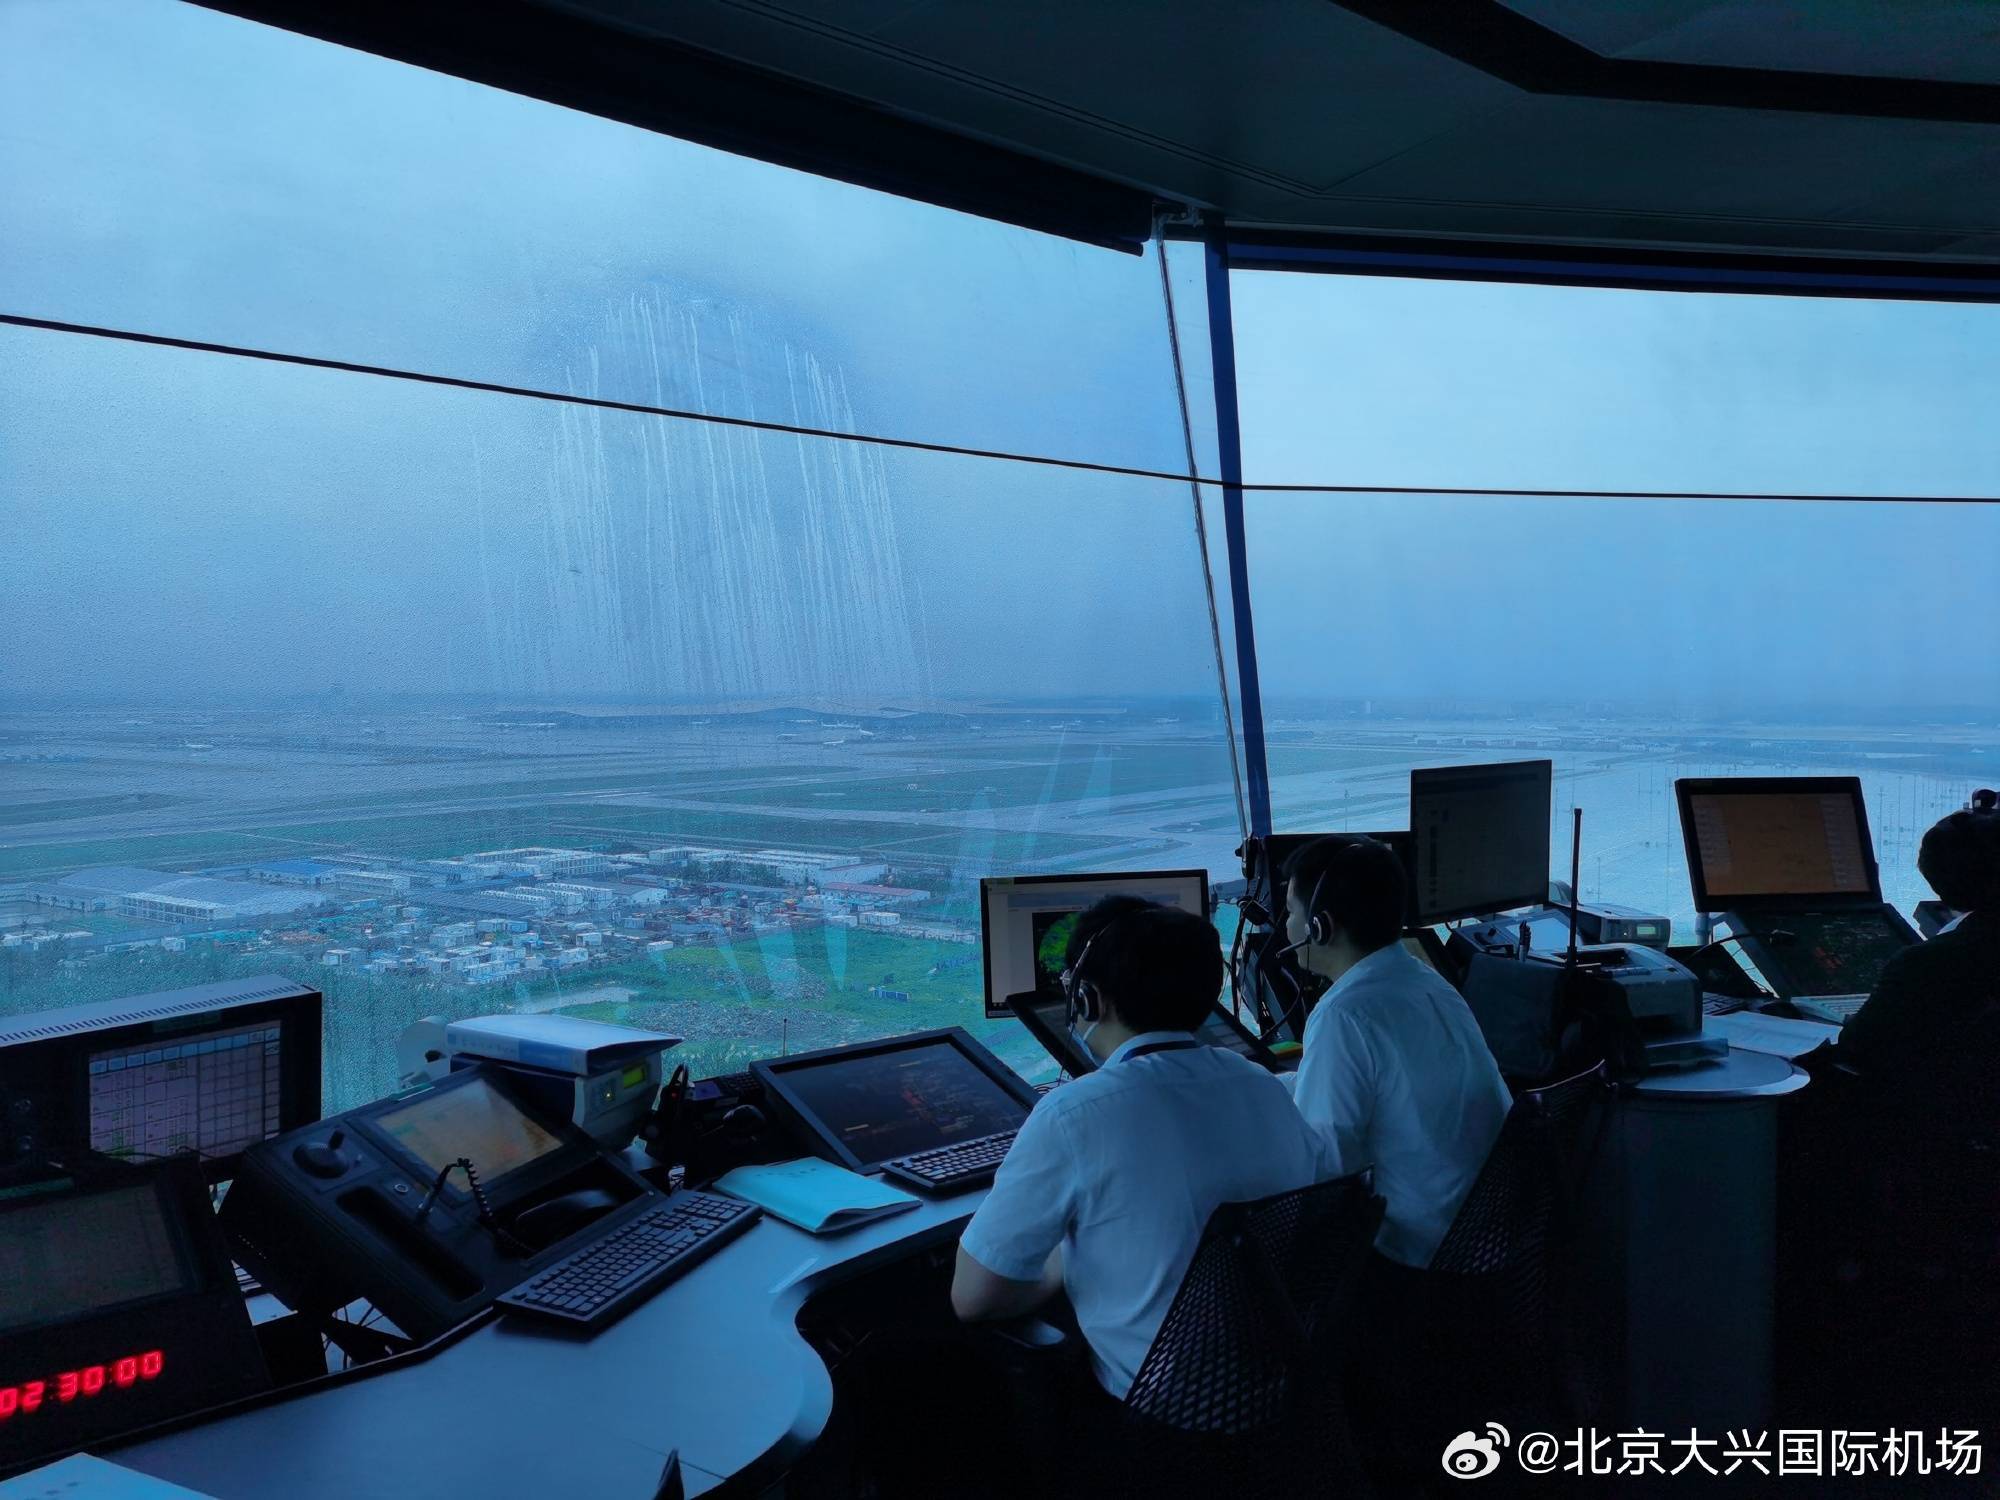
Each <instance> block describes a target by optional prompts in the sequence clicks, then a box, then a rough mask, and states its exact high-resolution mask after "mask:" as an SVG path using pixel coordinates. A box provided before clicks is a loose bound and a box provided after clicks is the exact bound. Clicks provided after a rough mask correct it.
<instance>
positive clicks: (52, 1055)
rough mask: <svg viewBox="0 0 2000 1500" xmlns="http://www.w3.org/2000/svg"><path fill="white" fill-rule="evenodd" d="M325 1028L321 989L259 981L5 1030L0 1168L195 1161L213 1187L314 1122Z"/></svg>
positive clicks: (17, 1021) (11, 1024) (33, 1018)
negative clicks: (40, 1162)
mask: <svg viewBox="0 0 2000 1500" xmlns="http://www.w3.org/2000/svg"><path fill="white" fill-rule="evenodd" d="M320 1018H321V998H320V993H319V991H318V990H313V989H308V988H306V987H305V986H303V985H298V984H293V983H292V982H291V981H290V980H287V979H280V978H278V977H276V976H275V975H264V976H261V977H259V978H255V979H240V980H230V981H226V982H224V983H220V984H205V985H196V986H194V987H193V988H190V989H184V990H165V991H161V992H158V993H155V994H150V995H133V996H128V997H126V998H125V999H122V1000H107V1001H102V1002H99V1003H95V1004H89V1005H74V1006H69V1007H67V1008H65V1009H62V1010H50V1011H41V1012H37V1013H35V1014H33V1015H24V1016H8V1017H5V1018H4V1019H0V1100H4V1101H5V1103H6V1105H7V1107H8V1108H9V1110H10V1111H11V1112H10V1113H9V1114H8V1116H7V1118H8V1121H9V1125H10V1129H9V1132H8V1138H7V1140H6V1142H4V1143H0V1166H5V1165H7V1162H8V1158H10V1157H12V1158H20V1159H27V1158H36V1159H48V1160H56V1161H63V1162H69V1161H73V1160H75V1159H78V1158H79V1157H81V1156H83V1155H86V1154H95V1155H98V1156H108V1157H115V1158H118V1159H121V1160H128V1161H155V1160H159V1159H162V1158H164V1157H168V1156H173V1155H176V1154H178V1153H180V1152H193V1153H195V1154H196V1155H198V1156H199V1157H200V1158H201V1160H202V1165H203V1169H204V1171H206V1173H207V1174H208V1177H209V1180H210V1181H220V1180H222V1179H224V1178H226V1177H228V1176H229V1175H230V1174H231V1173H232V1171H233V1170H234V1168H235V1165H236V1163H237V1161H238V1160H239V1159H240V1158H241V1156H242V1154H243V1151H244V1148H245V1147H248V1146H251V1145H254V1144H255V1143H256V1142H258V1141H262V1140H268V1139H270V1138H271V1137H272V1136H274V1135H279V1134H282V1133H283V1132H285V1131H287V1130H292V1129H295V1128H297V1127H298V1126H300V1125H308V1124H311V1123H312V1122H313V1121H314V1120H317V1119H318V1118H319V1112H320Z"/></svg>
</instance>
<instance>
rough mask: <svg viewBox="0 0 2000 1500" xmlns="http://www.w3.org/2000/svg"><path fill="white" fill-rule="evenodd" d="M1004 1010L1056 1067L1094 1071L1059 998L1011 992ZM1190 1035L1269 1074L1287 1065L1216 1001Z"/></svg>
mask: <svg viewBox="0 0 2000 1500" xmlns="http://www.w3.org/2000/svg"><path fill="white" fill-rule="evenodd" d="M1008 1010H1009V1012H1010V1013H1011V1014H1013V1015H1014V1016H1015V1017H1016V1018H1017V1019H1019V1020H1020V1022H1021V1023H1022V1024H1023V1025H1024V1026H1026V1027H1027V1028H1028V1031H1029V1034H1030V1035H1032V1036H1033V1037H1034V1039H1035V1040H1036V1041H1038V1042H1040V1043H1041V1044H1042V1050H1043V1051H1045V1052H1047V1053H1048V1054H1049V1056H1050V1057H1053V1058H1054V1059H1055V1060H1056V1064H1057V1066H1059V1067H1060V1068H1062V1070H1063V1071H1064V1072H1065V1073H1068V1074H1069V1075H1070V1077H1072V1078H1081V1077H1082V1076H1083V1075H1084V1074H1086V1073H1092V1072H1095V1071H1096V1070H1097V1068H1098V1066H1099V1063H1098V1060H1097V1057H1096V1054H1094V1053H1092V1052H1091V1051H1090V1050H1089V1049H1088V1048H1086V1047H1080V1046H1078V1045H1077V1041H1076V1038H1075V1037H1073V1036H1071V1035H1070V1034H1069V1017H1068V1009H1067V1007H1066V1006H1065V1005H1064V1004H1063V1002H1062V1001H1060V1000H1056V1001H1049V1000H1044V999H1042V998H1041V997H1039V996H1036V995H1014V996H1011V997H1010V998H1009V1001H1008ZM1194 1034H1195V1035H1196V1036H1197V1037H1198V1038H1200V1039H1201V1040H1202V1041H1204V1042H1206V1043H1208V1045H1209V1046H1211V1047H1220V1048H1222V1049H1223V1051H1225V1052H1234V1053H1235V1054H1236V1055H1237V1056H1238V1057H1243V1058H1248V1059H1249V1060H1250V1061H1251V1062H1253V1063H1255V1064H1257V1066H1258V1067H1260V1068H1265V1069H1268V1070H1269V1071H1271V1072H1273V1073H1281V1072H1285V1071H1287V1066H1286V1065H1285V1064H1283V1063H1281V1062H1279V1060H1278V1059H1277V1057H1276V1056H1274V1055H1273V1053H1272V1051H1271V1049H1270V1048H1269V1047H1267V1046H1265V1045H1264V1043H1263V1041H1262V1040H1261V1039H1260V1038H1259V1037H1258V1035H1257V1033H1256V1032H1254V1031H1252V1030H1251V1029H1250V1028H1249V1027H1247V1026H1245V1025H1244V1024H1243V1023H1242V1022H1241V1021H1239V1020H1238V1019H1237V1018H1236V1017H1235V1016H1234V1015H1233V1014H1232V1013H1231V1012H1230V1011H1229V1010H1228V1009H1227V1008H1226V1007H1225V1006H1223V1005H1222V1004H1220V1003H1217V1004H1216V1005H1213V1006H1211V1007H1210V1008H1209V1012H1208V1014H1207V1015H1206V1016H1204V1017H1203V1018H1202V1022H1201V1024H1200V1025H1199V1026H1197V1027H1196V1028H1195V1033H1194Z"/></svg>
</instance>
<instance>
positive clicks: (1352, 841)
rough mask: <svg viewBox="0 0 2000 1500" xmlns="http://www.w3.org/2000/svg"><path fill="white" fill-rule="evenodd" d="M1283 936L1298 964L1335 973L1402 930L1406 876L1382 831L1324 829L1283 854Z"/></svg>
mask: <svg viewBox="0 0 2000 1500" xmlns="http://www.w3.org/2000/svg"><path fill="white" fill-rule="evenodd" d="M1283 875H1284V881H1285V938H1286V941H1287V942H1291V943H1297V944H1299V945H1300V946H1299V948H1298V955H1299V966H1300V967H1301V968H1303V969H1305V970H1307V971H1308V972H1310V973H1314V974H1318V975H1320V976H1321V977H1322V978H1325V979H1338V978H1340V976H1341V975H1343V974H1345V973H1346V972H1347V971H1348V970H1349V969H1351V968H1353V967H1354V966H1355V965H1356V964H1357V963H1359V962H1361V960H1362V959H1364V958H1366V957H1367V956H1368V955H1369V954H1371V953H1373V952H1375V951H1376V950H1377V949H1380V948H1386V947H1388V946H1389V944H1391V943H1393V942H1395V941H1396V940H1397V939H1398V938H1400V937H1401V936H1402V934H1403V923H1404V919H1405V918H1406V917H1407V915H1408V912H1407V910H1406V908H1407V906H1408V904H1409V883H1408V881H1407V880H1406V878H1405V877H1404V874H1403V862H1402V861H1401V860H1400V859H1398V858H1396V851H1395V850H1393V849H1391V848H1390V847H1389V846H1388V845H1387V844H1385V843H1383V842H1382V841H1381V840H1380V839H1371V838H1365V837H1363V836H1361V835H1359V834H1338V833H1336V834H1328V835H1327V836H1326V837H1325V838H1323V839H1314V840H1313V841H1312V842H1311V843H1310V844H1305V845H1302V846H1301V847H1300V848H1298V849H1296V850H1294V851H1293V853H1292V857H1291V858H1290V859H1288V860H1286V861H1285V868H1284V871H1283Z"/></svg>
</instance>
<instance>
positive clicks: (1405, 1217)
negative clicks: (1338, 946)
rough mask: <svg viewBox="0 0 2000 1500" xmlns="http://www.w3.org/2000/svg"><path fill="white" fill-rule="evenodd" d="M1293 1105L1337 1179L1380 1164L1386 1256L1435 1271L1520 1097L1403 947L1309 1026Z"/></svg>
mask: <svg viewBox="0 0 2000 1500" xmlns="http://www.w3.org/2000/svg"><path fill="white" fill-rule="evenodd" d="M1292 1092H1293V1097H1294V1098H1295V1099H1296V1100H1297V1102H1298V1107H1299V1112H1300V1113H1301V1114H1302V1115H1304V1116H1305V1118H1306V1119H1307V1120H1308V1121H1309V1122H1311V1123H1312V1124H1313V1125H1314V1126H1315V1127H1317V1128H1318V1129H1319V1130H1321V1131H1322V1132H1324V1133H1325V1136H1326V1140H1327V1144H1328V1146H1329V1148H1330V1149H1331V1150H1332V1152H1333V1155H1334V1158H1335V1161H1336V1166H1335V1171H1336V1172H1337V1173H1347V1172H1358V1171H1360V1170H1361V1169H1362V1168H1363V1167H1366V1166H1369V1165H1370V1164H1373V1166H1374V1168H1375V1191H1376V1192H1378V1193H1380V1194H1381V1195H1382V1196H1383V1198H1384V1199H1386V1200H1387V1203H1388V1209H1387V1211H1386V1213H1385V1214H1384V1216H1383V1219H1382V1228H1381V1231H1380V1232H1379V1233H1378V1234H1377V1235H1376V1237H1375V1248H1376V1249H1377V1250H1379V1251H1381V1252H1382V1254H1384V1255H1386V1256H1388V1257H1389V1259H1391V1260H1395V1261H1400V1262H1402V1263H1403V1264H1404V1265H1407V1266H1419V1267H1421V1266H1427V1265H1429V1264H1430V1260H1431V1256H1432V1255H1434V1254H1435V1253H1436V1252H1437V1247H1438V1244H1439V1242H1440V1241H1441V1240H1443V1239H1444V1235H1445V1231H1446V1230H1447V1229H1449V1228H1450V1227H1451V1220H1452V1215H1454V1214H1455V1213H1457V1212H1458V1206H1459V1204H1460V1203H1461V1202H1462V1201H1463V1200H1464V1198H1465V1195H1466V1192H1467V1191H1468V1190H1469V1189H1470V1188H1471V1186H1472V1180H1473V1178H1475V1177H1477V1176H1478V1175H1479V1169H1480V1167H1481V1166H1483V1165H1484V1164H1485V1162H1486V1154H1487V1152H1488V1151H1490V1150H1491V1149H1492V1146H1493V1141H1494V1139H1495V1137H1497V1136H1498V1135H1499V1134H1500V1125H1501V1122H1502V1121H1503V1120H1505V1119H1506V1117H1507V1110H1508V1107H1509V1106H1510V1105H1511V1104H1512V1102H1513V1100H1512V1097H1511V1096H1510V1095H1509V1094H1508V1092H1507V1085H1506V1084H1505V1083H1503V1082H1502V1081H1501V1079H1500V1069H1499V1068H1498V1067H1497V1066H1495V1065H1494V1062H1493V1054H1492V1053H1491V1052H1490V1051H1488V1050H1487V1046H1486V1039H1485V1038H1484V1037H1483V1036H1481V1035H1480V1033H1479V1023H1478V1022H1477V1021H1475V1020H1473V1018H1472V1012H1471V1010H1470V1009H1469V1008H1467V1006H1466V1003H1465V1001H1464V999H1463V998H1462V997H1461V996H1460V995H1459V993H1458V991H1457V990H1454V989H1453V988H1452V987H1451V986H1450V985H1449V984H1448V983H1446V982H1445V980H1444V978H1443V977H1442V976H1441V975H1439V974H1438V973H1437V971H1436V970H1434V969H1432V968H1431V967H1430V966H1429V965H1427V964H1424V963H1422V962H1420V961H1419V960H1418V959H1416V958H1415V957H1414V956H1412V955H1411V953H1410V952H1409V950H1408V949H1406V948H1405V947H1404V946H1403V945H1402V944H1401V943H1391V944H1389V946H1388V947H1386V948H1380V949H1377V950H1376V951H1375V952H1373V953H1371V954H1369V955H1368V956H1367V957H1366V958H1364V959H1362V960H1361V962H1359V963H1358V964H1356V965H1355V966H1354V967H1353V968H1351V969H1349V970H1348V971H1347V972H1346V973H1345V974H1343V975H1341V976H1340V978H1339V979H1338V980H1336V981H1335V982H1334V984H1333V986H1332V988H1330V989H1329V990H1328V991H1327V992H1326V994H1325V995H1323V996H1321V997H1320V1002H1319V1004H1318V1005H1317V1006H1315V1007H1314V1009H1313V1013H1312V1015H1311V1017H1310V1018H1309V1019H1308V1020H1307V1021H1306V1034H1305V1057H1304V1059H1303V1060H1302V1061H1301V1063H1300V1065H1299V1073H1298V1081H1297V1083H1296V1084H1295V1085H1294V1086H1293V1090H1292Z"/></svg>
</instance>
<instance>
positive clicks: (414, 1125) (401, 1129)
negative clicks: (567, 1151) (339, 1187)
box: [369, 1075, 568, 1185]
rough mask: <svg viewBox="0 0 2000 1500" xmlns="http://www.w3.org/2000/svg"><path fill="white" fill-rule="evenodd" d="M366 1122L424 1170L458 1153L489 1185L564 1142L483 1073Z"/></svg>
mask: <svg viewBox="0 0 2000 1500" xmlns="http://www.w3.org/2000/svg"><path fill="white" fill-rule="evenodd" d="M369 1123H370V1124H371V1125H373V1126H374V1127H375V1129H377V1130H379V1131H381V1132H382V1134H384V1135H386V1136H387V1137H389V1139H390V1140H391V1141H393V1142H394V1143H395V1145H396V1147H397V1148H398V1149H399V1150H400V1151H401V1152H402V1153H403V1154H404V1155H406V1156H408V1157H409V1158H410V1159H411V1160H413V1161H415V1162H416V1163H417V1164H418V1165H419V1166H421V1167H422V1168H423V1169H424V1170H425V1171H426V1172H429V1173H431V1174H433V1175H435V1174H437V1173H439V1172H442V1171H444V1170H445V1169H446V1168H447V1167H450V1166H451V1165H452V1164H453V1163H455V1162H456V1161H458V1159H459V1158H460V1157H464V1158H466V1159H467V1160H469V1161H472V1162H473V1163H475V1164H476V1166H477V1169H478V1171H479V1176H480V1180H481V1182H482V1183H483V1184H489V1185H490V1184H498V1183H500V1182H502V1181H503V1180H504V1179H505V1178H506V1177H507V1176H508V1175H509V1174H510V1173H513V1172H517V1171H519V1170H520V1169H521V1168H522V1167H525V1166H527V1165H529V1164H530V1163H531V1162H537V1161H540V1160H541V1159H542V1158H543V1157H546V1156H550V1155H552V1154H554V1153H555V1152H558V1151H561V1150H562V1149H563V1148H564V1147H565V1146H566V1145H567V1144H568V1142H566V1141H564V1140H563V1139H562V1138H561V1137H560V1136H558V1135H556V1134H554V1133H553V1132H551V1131H549V1130H546V1129H544V1128H543V1127H542V1126H541V1125H540V1124H539V1123H538V1122H536V1121H535V1120H534V1119H532V1118H530V1117H529V1115H528V1114H527V1113H526V1112H525V1111H523V1110H522V1108H521V1107H520V1106H519V1105H518V1104H516V1103H515V1102H514V1101H513V1100H512V1099H510V1098H508V1097H507V1096H506V1095H505V1094H503V1093H501V1092H500V1091H499V1090H498V1089H496V1088H495V1087H494V1086H493V1084H492V1083H491V1082H490V1081H489V1080H488V1079H487V1078H486V1077H484V1076H483V1075H481V1076H475V1077H474V1078H472V1079H471V1080H469V1081H468V1082H467V1083H465V1084H464V1085H463V1086H462V1087H458V1088H448V1089H446V1088H433V1089H427V1090H425V1091H424V1092H423V1093H421V1094H418V1095H417V1096H416V1097H415V1098H414V1099H412V1100H411V1101H410V1102H409V1103H408V1104H405V1105H403V1106H401V1107H400V1108H397V1109H391V1110H386V1111H384V1112H382V1113H380V1114H376V1115H373V1116H372V1117H371V1118H370V1120H369Z"/></svg>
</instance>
